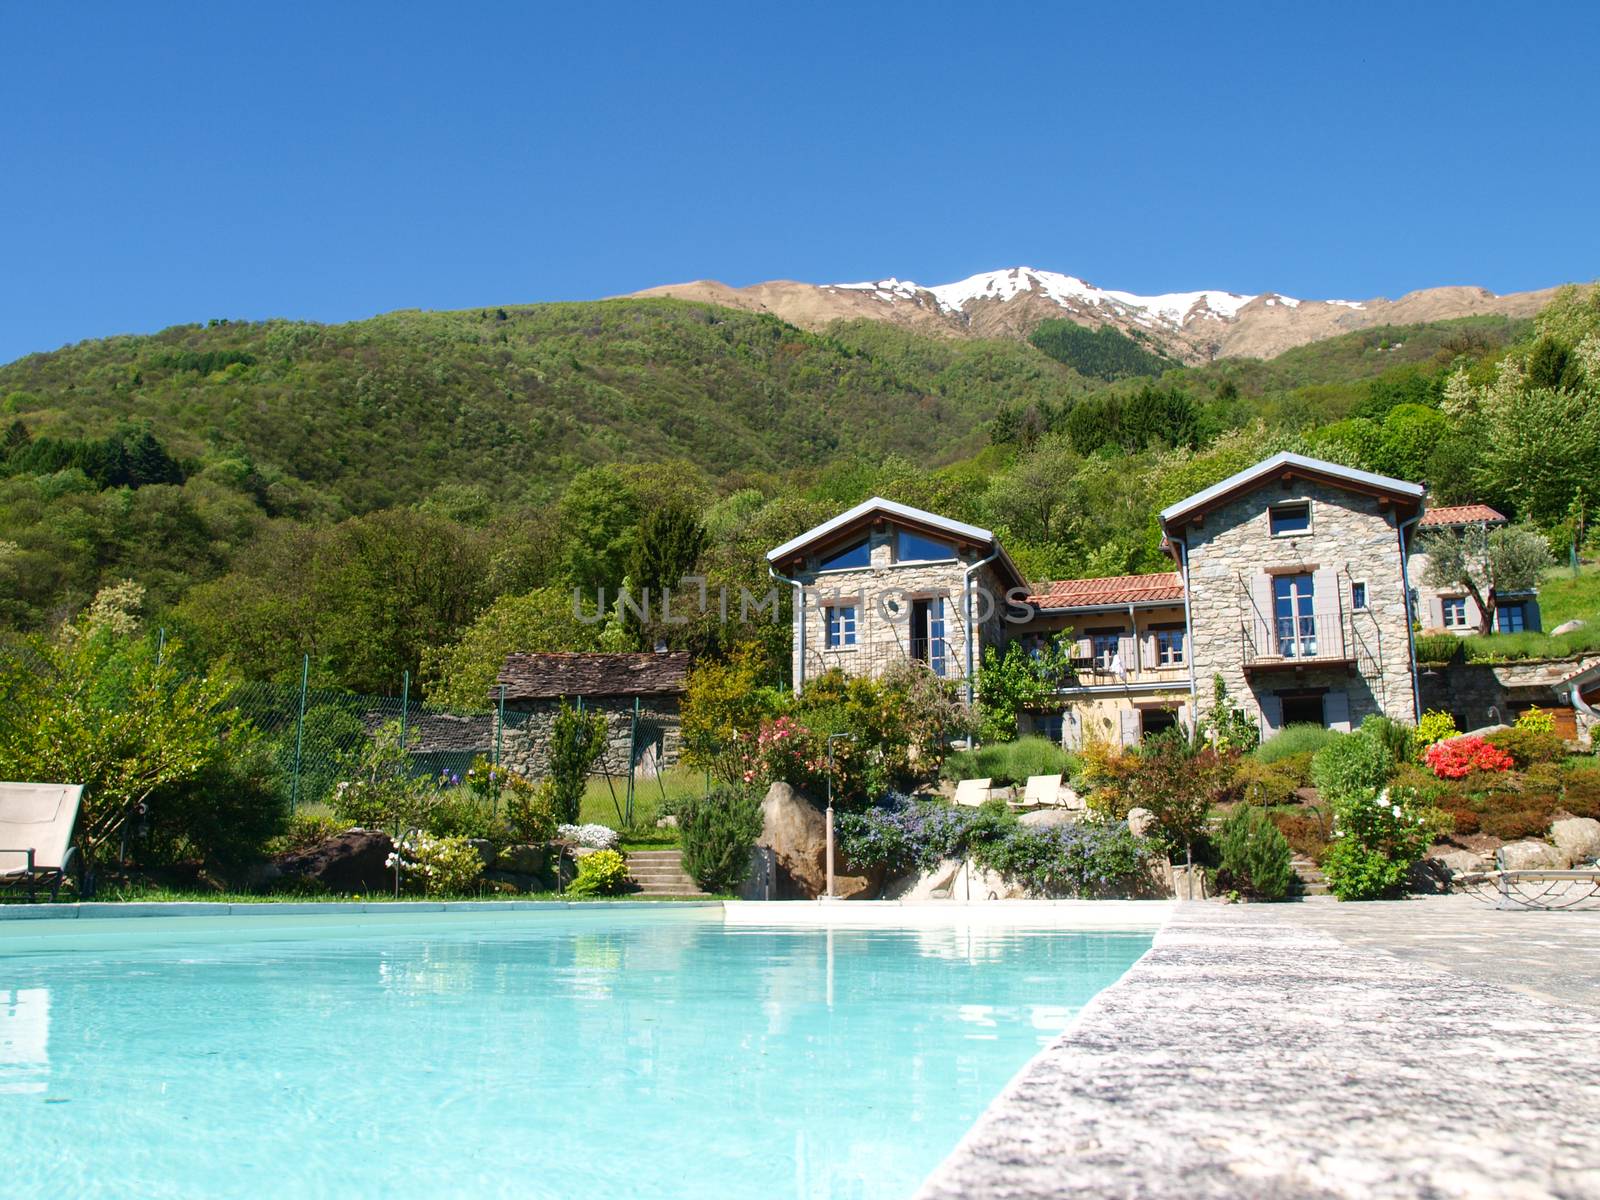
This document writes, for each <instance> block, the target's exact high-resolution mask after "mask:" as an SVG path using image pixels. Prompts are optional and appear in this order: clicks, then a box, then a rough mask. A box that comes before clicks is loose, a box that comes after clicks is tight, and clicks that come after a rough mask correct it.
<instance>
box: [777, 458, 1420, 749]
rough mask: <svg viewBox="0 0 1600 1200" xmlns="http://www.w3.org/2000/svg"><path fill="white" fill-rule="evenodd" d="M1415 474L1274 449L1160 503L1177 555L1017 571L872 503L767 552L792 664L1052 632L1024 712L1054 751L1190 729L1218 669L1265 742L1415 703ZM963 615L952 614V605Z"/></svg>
mask: <svg viewBox="0 0 1600 1200" xmlns="http://www.w3.org/2000/svg"><path fill="white" fill-rule="evenodd" d="M1423 510H1424V495H1423V489H1422V487H1421V486H1420V485H1418V484H1414V483H1408V482H1406V481H1404V480H1398V479H1389V478H1386V477H1384V476H1379V475H1373V474H1371V473H1369V472H1365V471H1356V470H1352V469H1350V468H1348V467H1343V466H1339V465H1337V464H1334V463H1327V462H1321V461H1319V460H1316V459H1310V458H1306V457H1303V456H1301V455H1295V454H1280V455H1276V456H1274V457H1272V458H1269V459H1266V460H1264V461H1262V462H1260V463H1257V464H1256V465H1254V466H1252V467H1250V468H1248V469H1246V470H1244V471H1241V472H1239V473H1238V474H1236V475H1234V476H1232V477H1230V478H1229V479H1225V480H1223V481H1222V482H1221V483H1219V484H1217V485H1215V486H1214V487H1210V488H1207V489H1205V490H1204V491H1202V492H1199V493H1196V494H1195V495H1193V496H1190V497H1188V498H1187V499H1185V500H1181V501H1179V502H1178V503H1177V504H1174V505H1172V506H1170V507H1169V508H1167V509H1166V510H1164V511H1163V512H1162V513H1161V522H1162V529H1163V531H1164V533H1165V537H1166V542H1165V544H1166V547H1167V549H1168V551H1169V552H1170V553H1171V555H1172V557H1173V559H1174V562H1175V564H1176V566H1177V570H1176V571H1173V572H1168V573H1163V574H1155V575H1135V576H1116V577H1111V578H1102V579H1076V580H1059V581H1055V582H1051V583H1042V584H1038V585H1036V586H1026V585H1023V584H1022V583H1021V579H1020V576H1019V574H1018V572H1017V570H1016V567H1015V565H1014V564H1013V563H1012V562H1011V560H1010V559H1009V558H1008V557H1007V556H1006V553H1005V551H1004V549H1003V548H1002V547H1001V546H1000V544H999V543H998V541H996V540H995V538H994V535H993V534H992V533H990V532H989V531H988V530H984V529H979V528H977V527H975V526H970V525H965V524H962V523H961V522H956V521H951V520H949V519H948V518H944V517H940V516H938V515H936V514H934V513H929V512H924V511H922V510H919V509H912V508H907V507H906V506H903V505H896V504H892V503H891V502H889V501H885V500H882V499H876V498H875V499H872V500H869V501H867V502H866V503H864V504H861V505H858V506H857V507H855V508H853V509H851V510H850V511H849V512H846V513H842V514H841V515H840V516H838V517H836V518H834V519H833V520H832V521H829V522H826V523H824V524H822V525H819V526H817V528H815V529H812V530H810V531H808V532H807V533H804V534H802V535H801V536H800V537H798V538H795V539H794V540H792V541H790V542H788V543H786V544H785V545H782V546H779V547H777V548H776V549H775V550H773V551H771V552H770V553H769V554H768V556H767V558H768V560H769V563H770V564H771V567H772V571H773V574H774V575H775V576H777V577H778V578H780V579H783V580H786V581H787V582H788V583H790V584H791V585H792V586H793V587H794V588H795V589H796V594H797V603H796V604H795V620H794V630H793V636H794V678H795V681H796V684H797V686H800V687H803V686H804V682H805V680H806V679H807V678H808V677H813V676H815V675H816V674H817V673H818V672H820V671H823V670H826V669H828V668H829V667H835V666H837V667H840V668H842V669H843V670H845V671H846V672H849V673H862V674H876V673H879V672H881V671H882V670H883V669H884V667H885V666H887V665H888V664H889V663H890V662H893V661H897V660H901V659H905V658H912V659H918V660H921V661H923V662H927V663H928V664H929V665H930V667H932V668H933V669H935V670H937V671H939V672H940V673H942V674H945V675H947V676H950V677H952V678H960V679H965V680H966V681H967V683H968V690H969V695H970V693H971V684H972V677H973V675H974V673H975V672H976V671H977V669H978V668H979V666H980V665H981V663H982V655H983V650H984V649H985V648H986V647H988V646H996V647H1004V646H1006V645H1008V644H1010V643H1012V642H1020V643H1021V644H1022V645H1024V646H1027V647H1029V648H1030V649H1036V650H1037V649H1040V648H1042V647H1043V645H1044V643H1045V641H1046V640H1047V639H1049V638H1054V637H1060V636H1062V635H1063V634H1068V636H1069V637H1070V641H1069V643H1068V647H1069V659H1070V664H1069V669H1068V673H1067V676H1066V677H1065V678H1064V679H1063V680H1062V682H1061V686H1060V687H1059V688H1058V689H1057V691H1056V694H1055V696H1054V698H1053V699H1052V702H1051V703H1050V704H1049V705H1047V706H1045V707H1042V708H1041V709H1040V710H1039V711H1037V712H1031V713H1028V714H1026V715H1025V717H1024V724H1025V726H1026V727H1027V728H1028V729H1029V730H1031V731H1034V732H1038V733H1041V734H1044V735H1045V736H1047V737H1050V738H1051V739H1052V740H1058V741H1060V742H1061V743H1063V744H1065V745H1068V746H1075V745H1080V744H1082V743H1083V742H1084V741H1085V740H1087V739H1090V738H1094V739H1100V740H1107V741H1113V742H1121V743H1123V744H1132V743H1134V742H1137V741H1138V740H1139V739H1140V738H1141V737H1143V736H1144V735H1146V734H1148V733H1154V732H1157V731H1159V730H1161V729H1166V728H1170V727H1172V726H1173V725H1180V726H1182V727H1184V728H1193V726H1194V723H1195V721H1196V720H1197V719H1199V718H1200V717H1202V716H1204V715H1205V713H1206V711H1207V709H1208V708H1209V707H1210V705H1211V703H1212V694H1213V685H1212V680H1213V677H1214V676H1216V675H1218V674H1220V675H1221V676H1222V677H1223V679H1224V681H1225V683H1226V684H1227V686H1228V690H1229V693H1230V695H1231V696H1232V698H1233V703H1234V704H1235V705H1237V706H1239V707H1241V708H1243V709H1244V710H1245V711H1246V712H1247V713H1248V714H1249V716H1250V717H1251V718H1252V719H1253V720H1254V721H1256V722H1257V723H1258V724H1259V725H1260V727H1261V729H1262V733H1263V736H1267V737H1270V736H1271V735H1272V734H1273V733H1275V732H1277V731H1278V730H1279V729H1281V728H1283V727H1284V726H1285V725H1288V724H1293V723H1296V722H1312V723H1316V724H1321V725H1325V726H1328V727H1331V728H1337V729H1350V728H1352V727H1353V726H1354V725H1356V724H1359V723H1360V721H1361V720H1362V719H1363V718H1364V717H1365V716H1367V715H1369V714H1371V713H1384V714H1387V715H1389V716H1391V717H1395V718H1398V719H1403V720H1407V721H1413V720H1415V719H1416V713H1417V688H1416V673H1415V670H1414V667H1413V663H1414V657H1413V651H1412V634H1411V621H1410V619H1409V608H1408V595H1409V583H1408V580H1407V567H1406V563H1407V556H1408V553H1409V551H1410V541H1411V536H1412V534H1413V533H1414V530H1415V526H1416V524H1417V521H1418V519H1419V518H1420V517H1421V515H1422V513H1423ZM969 614H970V615H969Z"/></svg>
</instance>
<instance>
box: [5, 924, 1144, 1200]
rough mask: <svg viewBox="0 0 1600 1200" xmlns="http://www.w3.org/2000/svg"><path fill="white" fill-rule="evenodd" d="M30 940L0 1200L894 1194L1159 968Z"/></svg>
mask: <svg viewBox="0 0 1600 1200" xmlns="http://www.w3.org/2000/svg"><path fill="white" fill-rule="evenodd" d="M27 924H28V925H30V926H32V927H33V928H31V929H30V930H28V931H27V932H28V934H29V936H28V937H0V1159H3V1161H4V1162H5V1163H6V1177H7V1180H8V1184H9V1190H12V1191H15V1192H19V1193H27V1194H50V1193H59V1194H93V1195H130V1196H185V1197H188V1196H198V1195H213V1196H215V1195H257V1194H264V1193H268V1192H271V1193H274V1194H280V1195H302V1196H322V1195H327V1196H333V1195H339V1196H361V1195H372V1196H378V1195H381V1196H386V1197H410V1196H428V1197H438V1196H450V1195H457V1194H463V1193H468V1192H475V1193H478V1194H481V1195H508V1196H536V1197H545V1196H548V1197H562V1198H572V1197H577V1198H590V1197H593V1198H606V1200H627V1198H630V1197H662V1198H675V1197H691V1196H692V1197H696V1198H702V1200H703V1198H713V1200H716V1198H722V1197H743V1196H760V1197H795V1198H797V1200H812V1198H817V1197H830V1198H852V1200H854V1198H861V1200H868V1198H871V1200H878V1198H881V1197H897V1196H907V1195H910V1194H911V1193H912V1192H913V1191H915V1190H916V1188H917V1186H918V1184H919V1183H920V1182H921V1181H922V1180H923V1178H924V1177H925V1176H926V1175H927V1174H928V1172H929V1171H931V1170H932V1168H933V1167H934V1166H936V1165H937V1164H938V1162H939V1161H940V1159H942V1158H943V1157H944V1155H945V1154H946V1153H948V1152H949V1151H950V1150H951V1149H952V1148H953V1147H954V1145H955V1143H956V1142H957V1140H958V1139H959V1138H960V1136H961V1134H962V1133H963V1132H964V1131H965V1130H966V1128H967V1127H968V1126H969V1125H970V1124H971V1123H972V1121H973V1120H974V1118H976V1117H977V1115H978V1114H979V1113H980V1112H981V1111H982V1110H983V1108H984V1107H985V1106H986V1105H987V1104H988V1102H989V1101H990V1100H991V1099H992V1098H993V1097H994V1095H995V1094H996V1093H997V1092H998V1091H999V1090H1000V1088H1001V1087H1002V1086H1003V1085H1004V1084H1005V1083H1006V1081H1007V1080H1008V1079H1009V1078H1010V1077H1011V1076H1012V1075H1013V1074H1014V1073H1015V1072H1016V1071H1017V1069H1018V1068H1019V1067H1021V1066H1022V1064H1023V1063H1024V1062H1026V1061H1027V1060H1028V1059H1029V1058H1030V1057H1031V1056H1032V1055H1033V1054H1034V1053H1035V1051H1037V1050H1038V1048H1039V1047H1040V1046H1042V1045H1043V1044H1044V1043H1045V1042H1047V1041H1048V1040H1050V1039H1051V1038H1052V1037H1053V1036H1054V1035H1055V1034H1056V1033H1057V1032H1058V1031H1059V1030H1060V1029H1061V1028H1062V1027H1063V1026H1064V1025H1065V1024H1066V1023H1067V1022H1068V1021H1069V1020H1070V1019H1071V1018H1072V1016H1073V1015H1074V1014H1075V1013H1076V1011H1077V1010H1078V1009H1079V1008H1080V1007H1081V1006H1082V1005H1083V1004H1084V1002H1085V1001H1087V1000H1088V999H1089V998H1090V997H1091V996H1093V995H1094V994H1095V993H1096V992H1097V991H1099V990H1100V989H1101V988H1103V987H1105V986H1106V985H1107V984H1109V983H1110V982H1112V981H1113V980H1115V979H1116V978H1117V977H1118V976H1119V975H1121V974H1122V973H1123V971H1125V970H1126V969H1127V968H1128V966H1130V965H1131V964H1132V962H1133V961H1134V959H1136V958H1137V957H1138V956H1139V955H1140V954H1142V953H1143V952H1144V951H1145V949H1147V948H1148V946H1149V944H1150V940H1151V939H1150V936H1149V935H1148V934H1146V933H1133V934H1125V933H1102V932H1095V933H1072V932H1055V931H1041V930H1018V929H1008V928H995V927H983V928H977V927H970V926H965V927H964V926H960V925H951V926H944V927H938V928H918V929H890V928H874V929H832V930H829V929H820V928H775V927H763V926H759V925H756V926H750V925H743V926H734V925H725V924H724V922H723V917H722V912H721V910H720V909H716V908H696V909H688V910H665V911H662V910H637V909H625V910H617V909H610V910H608V909H606V908H605V907H603V906H595V907H594V908H592V909H591V908H577V909H568V910H563V911H553V912H528V913H492V914H471V913H465V914H432V915H427V916H389V915H373V916H365V917H356V916H351V917H343V916H309V917H289V916H285V917H277V916H263V917H239V918H231V919H230V918H219V919H211V918H198V919H194V920H182V919H170V918H169V919H155V920H95V921H90V920H81V921H74V922H71V923H70V926H73V927H74V928H71V929H70V930H69V931H67V932H64V933H62V934H60V935H59V936H56V935H54V934H51V935H45V936H41V935H42V934H43V931H42V930H41V929H40V926H42V925H44V924H47V923H45V922H28V923H27ZM48 924H49V925H56V924H57V923H56V922H48ZM60 924H61V925H63V926H67V925H69V923H67V922H61V923H60Z"/></svg>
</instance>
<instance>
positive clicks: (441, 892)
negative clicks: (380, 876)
mask: <svg viewBox="0 0 1600 1200" xmlns="http://www.w3.org/2000/svg"><path fill="white" fill-rule="evenodd" d="M385 865H386V866H388V867H389V869H390V870H395V869H398V870H399V872H400V875H401V878H402V879H405V880H407V881H408V882H409V883H410V884H411V885H412V886H413V887H415V888H420V889H421V891H422V892H423V894H424V895H428V896H458V895H461V894H462V893H463V892H471V891H474V890H475V889H476V888H477V885H478V877H479V876H481V875H482V874H483V859H482V858H480V857H479V856H478V852H477V851H476V850H475V849H473V847H472V843H471V842H469V841H468V840H467V839H466V838H464V837H434V836H433V835H432V834H427V833H413V834H411V835H410V836H408V837H405V838H402V839H401V840H400V841H399V842H398V843H396V845H395V848H394V850H393V852H392V853H390V855H389V857H388V859H387V860H385Z"/></svg>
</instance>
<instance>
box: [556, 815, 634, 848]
mask: <svg viewBox="0 0 1600 1200" xmlns="http://www.w3.org/2000/svg"><path fill="white" fill-rule="evenodd" d="M556 836H557V837H558V838H560V839H561V840H562V841H564V842H576V843H577V844H578V845H580V846H589V847H591V848H592V849H595V850H615V849H616V848H617V845H618V844H619V843H620V842H621V841H622V835H621V834H619V833H618V832H617V831H616V830H615V829H612V828H610V827H609V826H606V825H597V824H595V823H594V822H592V821H591V822H589V823H588V824H586V825H558V826H556Z"/></svg>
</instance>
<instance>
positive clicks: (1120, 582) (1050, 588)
mask: <svg viewBox="0 0 1600 1200" xmlns="http://www.w3.org/2000/svg"><path fill="white" fill-rule="evenodd" d="M1182 599H1183V583H1182V581H1181V580H1180V579H1179V578H1178V574H1177V572H1176V571H1165V572H1162V573H1161V574H1159V575H1111V576H1107V577H1105V578H1102V579H1057V580H1054V581H1052V582H1050V583H1045V584H1041V585H1040V586H1039V590H1038V591H1037V592H1036V593H1034V594H1033V595H1031V596H1029V597H1028V603H1029V604H1032V605H1034V606H1035V607H1037V608H1096V607H1100V606H1102V605H1106V604H1140V603H1147V602H1150V601H1154V600H1182Z"/></svg>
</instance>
